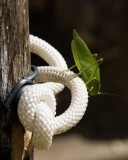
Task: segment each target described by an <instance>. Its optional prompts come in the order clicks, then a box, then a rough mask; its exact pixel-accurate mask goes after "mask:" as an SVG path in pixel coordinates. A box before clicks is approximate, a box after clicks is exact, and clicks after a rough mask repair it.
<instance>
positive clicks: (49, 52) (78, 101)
mask: <svg viewBox="0 0 128 160" xmlns="http://www.w3.org/2000/svg"><path fill="white" fill-rule="evenodd" d="M30 49H31V52H33V53H35V54H36V55H38V56H39V57H41V58H42V59H43V60H45V61H46V62H47V63H48V64H49V65H50V66H41V67H38V69H39V75H38V77H37V78H36V80H35V84H34V85H31V86H26V87H25V90H24V92H23V94H22V95H21V97H20V100H19V103H18V116H19V119H20V121H21V123H22V125H23V126H24V127H25V129H27V130H29V131H30V132H32V133H33V136H32V143H33V146H34V147H35V148H37V149H41V150H46V149H49V148H50V146H51V144H52V139H53V136H54V135H56V134H60V133H63V132H66V131H67V130H69V129H70V128H72V127H74V126H75V125H76V124H77V123H78V122H79V121H80V120H81V119H82V117H83V115H84V113H85V111H86V107H87V104H88V92H87V88H86V85H85V84H84V82H83V80H82V79H81V78H79V77H76V78H74V79H72V77H73V76H74V75H75V73H73V72H71V71H66V72H65V71H64V70H68V67H67V64H66V62H65V60H64V58H63V57H62V55H61V54H60V53H59V52H58V51H57V50H56V49H55V48H54V47H52V46H51V45H50V44H48V43H47V42H46V41H44V40H42V39H39V38H38V37H35V36H33V35H30ZM64 86H67V87H68V88H69V89H70V91H71V103H70V106H69V107H68V109H67V110H66V111H65V112H64V113H63V114H61V115H59V116H56V98H55V95H56V94H57V93H59V92H60V91H62V90H63V88H64Z"/></svg>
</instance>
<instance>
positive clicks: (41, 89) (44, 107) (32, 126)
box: [19, 84, 56, 149]
mask: <svg viewBox="0 0 128 160" xmlns="http://www.w3.org/2000/svg"><path fill="white" fill-rule="evenodd" d="M19 106H21V109H20V112H19V118H20V119H21V122H22V124H23V125H24V127H25V128H26V129H27V130H29V131H31V132H33V144H34V146H35V147H37V148H40V149H47V148H49V146H50V145H51V143H52V137H53V126H54V117H55V114H56V99H55V95H54V92H53V91H52V90H51V89H50V88H48V87H47V86H46V84H35V85H33V86H31V87H30V86H27V87H26V90H25V91H24V93H23V94H22V96H21V98H20V101H19ZM25 115H26V116H25ZM39 135H40V136H39Z"/></svg>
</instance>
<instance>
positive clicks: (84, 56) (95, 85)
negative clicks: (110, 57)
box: [71, 30, 103, 95]
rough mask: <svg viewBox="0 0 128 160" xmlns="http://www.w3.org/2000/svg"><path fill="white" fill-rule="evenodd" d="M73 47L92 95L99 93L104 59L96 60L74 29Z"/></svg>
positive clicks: (76, 60)
mask: <svg viewBox="0 0 128 160" xmlns="http://www.w3.org/2000/svg"><path fill="white" fill-rule="evenodd" d="M71 49H72V53H73V57H74V60H75V63H76V65H77V68H78V70H79V71H80V72H81V76H82V79H83V80H84V82H85V84H86V86H87V89H88V91H89V90H90V89H91V91H90V95H97V94H98V93H99V91H100V69H99V64H100V63H101V62H102V61H103V59H99V60H96V59H95V56H93V55H92V53H91V52H90V50H89V48H88V47H87V45H86V44H85V42H84V41H83V40H82V38H81V37H80V36H79V34H78V33H77V32H76V30H73V40H72V43H71Z"/></svg>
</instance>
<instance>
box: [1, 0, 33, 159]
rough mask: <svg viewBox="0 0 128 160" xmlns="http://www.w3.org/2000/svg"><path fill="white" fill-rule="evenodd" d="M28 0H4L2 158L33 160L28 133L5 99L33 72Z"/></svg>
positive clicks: (2, 18)
mask: <svg viewBox="0 0 128 160" xmlns="http://www.w3.org/2000/svg"><path fill="white" fill-rule="evenodd" d="M28 24H29V23H28V1H27V0H0V159H2V160H23V159H24V160H30V159H31V160H32V159H33V155H32V152H31V151H32V149H30V150H29V151H30V152H31V153H29V151H28V152H27V156H26V154H25V156H24V154H23V153H24V133H25V130H24V128H23V126H22V125H21V123H20V121H19V119H18V116H17V113H16V112H14V111H13V109H9V110H6V109H5V106H4V103H3V102H4V100H5V98H6V96H7V95H8V93H9V92H10V90H11V89H12V87H13V86H14V85H15V83H16V82H17V81H18V80H20V79H21V78H23V77H24V76H26V75H28V74H30V53H29V26H28Z"/></svg>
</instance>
